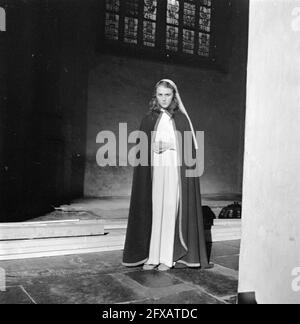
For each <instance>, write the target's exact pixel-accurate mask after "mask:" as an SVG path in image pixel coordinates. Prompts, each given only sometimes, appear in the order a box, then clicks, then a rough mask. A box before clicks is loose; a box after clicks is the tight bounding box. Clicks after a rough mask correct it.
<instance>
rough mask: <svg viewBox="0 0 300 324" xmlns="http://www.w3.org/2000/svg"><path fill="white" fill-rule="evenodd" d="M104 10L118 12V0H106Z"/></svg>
mask: <svg viewBox="0 0 300 324" xmlns="http://www.w3.org/2000/svg"><path fill="white" fill-rule="evenodd" d="M106 10H107V11H112V12H119V11H120V0H106Z"/></svg>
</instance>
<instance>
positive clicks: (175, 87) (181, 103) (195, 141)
mask: <svg viewBox="0 0 300 324" xmlns="http://www.w3.org/2000/svg"><path fill="white" fill-rule="evenodd" d="M161 82H167V83H169V84H170V85H171V86H172V87H173V88H174V89H175V95H176V99H177V101H178V106H179V109H180V110H181V111H182V112H183V113H184V114H185V116H186V118H187V119H188V121H189V123H190V128H191V131H192V134H193V139H194V144H195V148H196V150H198V143H197V138H196V135H195V130H194V127H193V124H192V121H191V119H190V117H189V114H188V113H187V111H186V109H185V107H184V104H183V102H182V100H181V97H180V94H179V91H178V88H177V86H176V84H175V82H173V81H172V80H169V79H163V80H160V81H159V82H158V83H157V85H158V84H159V83H161Z"/></svg>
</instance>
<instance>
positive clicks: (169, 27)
mask: <svg viewBox="0 0 300 324" xmlns="http://www.w3.org/2000/svg"><path fill="white" fill-rule="evenodd" d="M214 1H215V0H104V3H105V4H104V8H103V9H104V10H103V11H104V19H103V20H104V24H103V34H102V39H103V40H104V44H105V47H109V48H110V49H113V48H115V50H116V51H118V52H119V53H120V52H125V53H126V54H128V53H131V54H134V55H138V54H140V55H143V56H144V57H145V56H147V55H150V54H149V53H151V55H152V57H153V56H155V57H157V58H159V57H160V58H164V59H171V60H174V61H176V60H178V59H179V60H181V62H183V63H185V62H187V61H190V62H195V61H214V53H213V49H214V46H213V45H214V44H213V37H212V18H213V13H214ZM216 1H219V0H216Z"/></svg>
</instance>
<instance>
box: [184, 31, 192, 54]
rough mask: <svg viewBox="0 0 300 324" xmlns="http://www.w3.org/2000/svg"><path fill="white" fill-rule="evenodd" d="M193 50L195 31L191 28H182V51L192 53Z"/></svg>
mask: <svg viewBox="0 0 300 324" xmlns="http://www.w3.org/2000/svg"><path fill="white" fill-rule="evenodd" d="M194 50H195V32H194V31H193V30H188V29H183V46H182V51H183V52H184V53H187V54H194Z"/></svg>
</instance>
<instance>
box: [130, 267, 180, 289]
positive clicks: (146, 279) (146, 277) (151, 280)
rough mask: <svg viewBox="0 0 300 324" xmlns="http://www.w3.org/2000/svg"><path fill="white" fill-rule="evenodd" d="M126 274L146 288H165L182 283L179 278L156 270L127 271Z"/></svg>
mask: <svg viewBox="0 0 300 324" xmlns="http://www.w3.org/2000/svg"><path fill="white" fill-rule="evenodd" d="M126 276H128V277H130V278H131V279H133V280H135V281H136V282H138V283H139V284H140V285H142V286H144V287H147V288H167V287H170V286H174V285H178V284H181V283H182V282H181V281H180V280H178V279H176V278H172V277H171V276H168V275H166V274H164V273H162V272H159V271H157V270H153V271H135V272H129V273H126Z"/></svg>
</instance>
